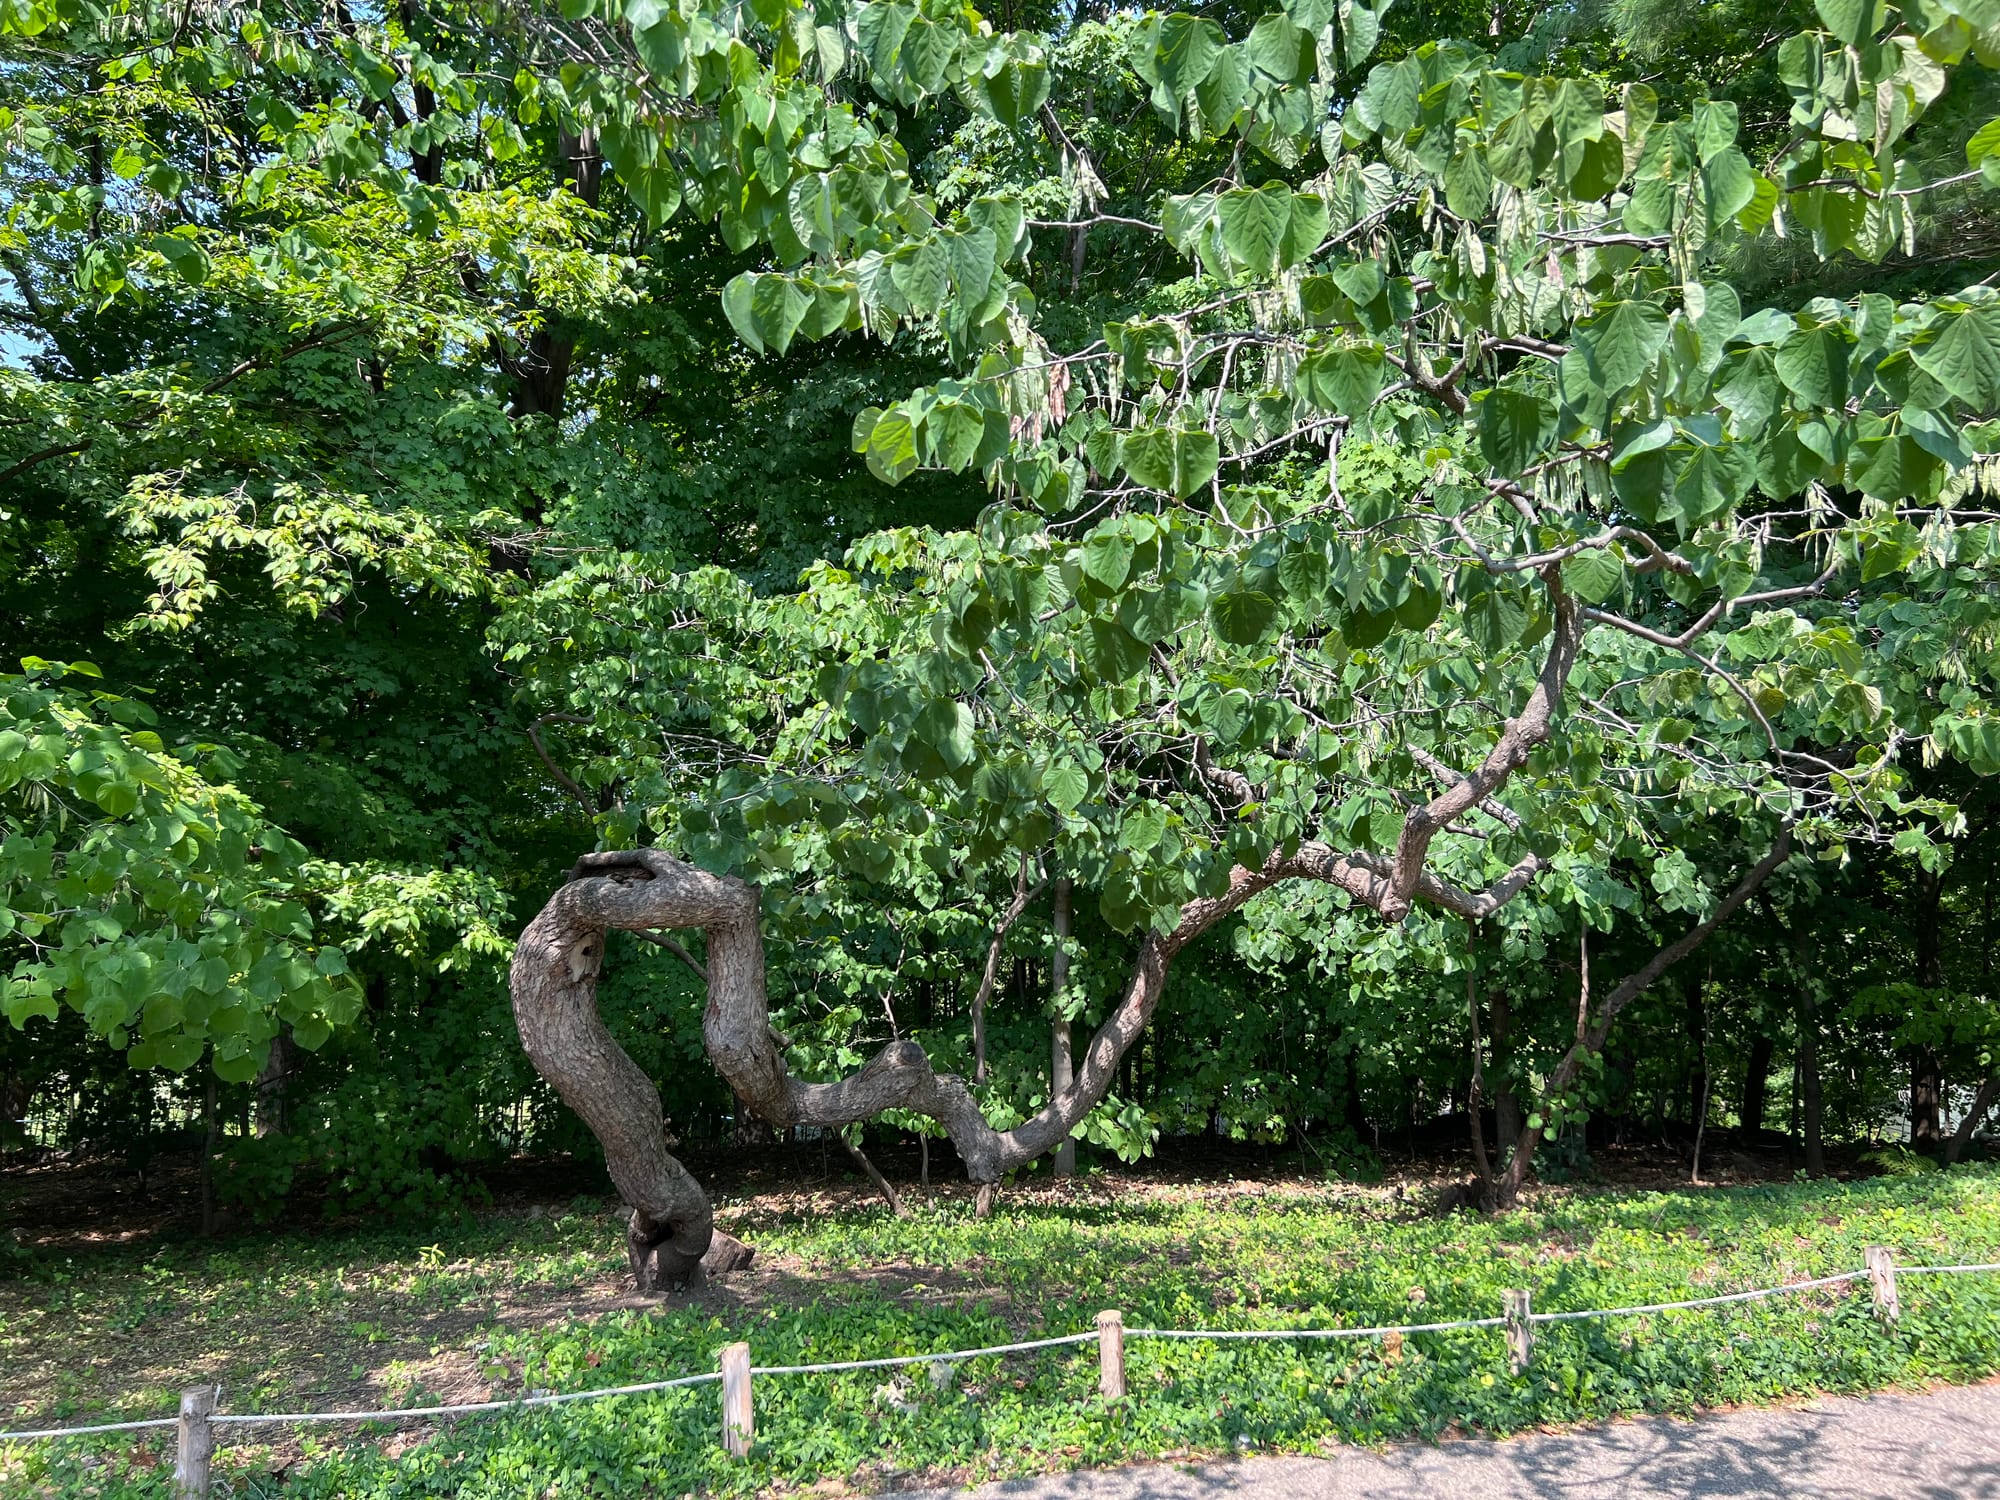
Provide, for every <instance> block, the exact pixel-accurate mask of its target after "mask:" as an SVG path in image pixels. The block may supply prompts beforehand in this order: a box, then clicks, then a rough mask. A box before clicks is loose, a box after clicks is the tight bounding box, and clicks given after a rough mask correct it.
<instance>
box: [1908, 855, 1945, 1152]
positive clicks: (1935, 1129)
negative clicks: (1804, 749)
mask: <svg viewBox="0 0 2000 1500" xmlns="http://www.w3.org/2000/svg"><path fill="white" fill-rule="evenodd" d="M1943 904H1944V875H1943V873H1942V872H1938V873H1935V874H1934V873H1932V872H1931V871H1929V870H1925V869H1922V868H1919V869H1918V871H1917V875H1916V903H1915V905H1916V910H1915V913H1914V920H1913V922H1912V926H1913V927H1914V929H1915V937H1916V949H1917V983H1918V984H1920V985H1922V986H1923V987H1924V988H1925V989H1927V990H1942V989H1943V988H1944V943H1943V933H1942V931H1941V930H1940V928H1941V917H1942V907H1943ZM1943 1103H1944V1074H1943V1070H1942V1069H1941V1068H1940V1067H1939V1065H1938V1055H1937V1051H1936V1049H1935V1048H1933V1047H1931V1046H1929V1045H1928V1044H1924V1043H1919V1044H1918V1045H1917V1046H1914V1047H1912V1048H1911V1049H1910V1146H1911V1149H1913V1150H1916V1151H1928V1152H1932V1153H1935V1152H1937V1151H1938V1150H1939V1149H1941V1148H1942V1146H1943V1144H1944V1121H1943V1110H1942V1106H1943Z"/></svg>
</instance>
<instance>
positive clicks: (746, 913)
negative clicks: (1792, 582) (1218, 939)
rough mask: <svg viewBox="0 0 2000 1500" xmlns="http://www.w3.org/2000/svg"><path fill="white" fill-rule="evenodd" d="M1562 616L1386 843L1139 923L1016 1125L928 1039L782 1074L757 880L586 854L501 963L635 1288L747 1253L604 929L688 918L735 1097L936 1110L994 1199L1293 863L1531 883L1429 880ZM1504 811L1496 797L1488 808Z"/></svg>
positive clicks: (1283, 866) (533, 1056)
mask: <svg viewBox="0 0 2000 1500" xmlns="http://www.w3.org/2000/svg"><path fill="white" fill-rule="evenodd" d="M1556 613H1557V619H1556V625H1555V629H1554V630H1553V631H1552V632H1551V642H1550V646H1549V653H1548V656H1547V657H1546V659H1545V660H1544V662H1543V667H1542V671H1541V674H1540V675H1539V677H1538V679H1537V681H1536V684H1535V686H1534V688H1533V690H1532V691H1530V693H1529V694H1528V696H1527V699H1526V701H1525V703H1524V704H1523V706H1522V709H1521V712H1520V714H1519V715H1518V716H1517V717H1515V718H1513V719H1510V720H1508V721H1507V722H1506V724H1505V725H1504V726H1503V727H1502V730H1501V733H1500V735H1499V737H1498V739H1497V741H1496V743H1495V745H1494V747H1493V748H1492V749H1491V750H1489V751H1488V752H1487V754H1486V756H1485V757H1484V758H1483V759H1482V760H1481V762H1480V763H1479V765H1478V766H1477V767H1475V768H1474V769H1473V770H1472V771H1470V772H1467V773H1465V774H1463V775H1459V774H1458V773H1455V772H1448V771H1447V772H1446V773H1445V779H1446V780H1447V782H1448V783H1449V784H1448V785H1447V787H1446V789H1445V790H1444V791H1443V792H1441V793H1439V794H1438V795H1437V796H1436V797H1434V798H1432V799H1431V800H1430V801H1429V802H1426V803H1422V804H1419V805H1418V806H1416V807H1413V808H1412V809H1410V811H1409V812H1408V813H1407V814H1406V815H1405V817H1404V823H1403V830H1402V835H1401V837H1400V838H1399V839H1398V841H1397V847H1396V850H1395V853H1394V855H1393V856H1391V857H1388V858H1384V857H1381V856H1377V855H1373V854H1369V853H1353V854H1341V853H1338V852H1337V851H1335V850H1334V849H1332V848H1331V847H1329V846H1328V845H1326V844H1320V843H1306V844H1301V845H1299V846H1298V847H1297V849H1296V851H1295V852H1293V853H1291V854H1289V855H1288V854H1287V853H1286V852H1285V850H1284V849H1283V848H1282V847H1280V848H1279V849H1276V850H1274V851H1273V852H1272V853H1271V855H1270V857H1269V858H1268V859H1266V860H1265V861H1264V863H1263V864H1262V865H1261V866H1260V867H1259V868H1257V869H1254V870H1252V869H1247V868H1245V867H1243V866H1240V865H1239V866H1237V867H1236V868H1235V869H1233V870H1232V871H1231V872H1230V877H1229V887H1228V890H1227V891H1226V892H1224V893H1223V894H1222V895H1220V896H1216V897H1212V898H1205V899H1202V900H1198V901H1190V902H1188V903H1187V904H1186V905H1185V906H1183V907H1182V908H1181V913H1180V921H1179V922H1178V923H1177V924H1176V925H1175V927H1174V928H1173V930H1172V931H1171V932H1167V933H1160V932H1157V931H1155V932H1149V933H1148V934H1147V935H1146V937H1145V939H1144V941H1143V942H1141V944H1140V946H1139V953H1138V958H1137V961H1136V962H1135V963H1134V965H1133V969H1132V975H1131V978H1130V979H1129V980H1127V982H1126V985H1125V993H1124V995H1123V996H1122V997H1121V998H1120V1000H1119V1002H1118V1004H1117V1006H1116V1007H1115V1008H1114V1009H1113V1010H1112V1012H1111V1014H1110V1015H1109V1016H1107V1017H1106V1018H1105V1020H1104V1023H1103V1024H1102V1025H1101V1026H1100V1027H1098V1029H1097V1034H1096V1035H1095V1036H1093V1037H1092V1038H1091V1039H1090V1042H1089V1044H1088V1045H1087V1046H1086V1047H1085V1048H1084V1050H1083V1053H1082V1055H1081V1057H1080V1058H1079V1059H1078V1060H1077V1065H1076V1070H1075V1074H1074V1076H1073V1077H1072V1078H1071V1079H1070V1081H1069V1083H1068V1085H1067V1086H1066V1087H1059V1088H1057V1089H1055V1090H1054V1091H1053V1093H1052V1094H1051V1097H1050V1099H1049V1101H1048V1103H1047V1104H1045V1105H1044V1106H1043V1107H1042V1109H1041V1110H1040V1111H1039V1112H1038V1113H1036V1114H1034V1115H1031V1116H1030V1117H1029V1118H1028V1119H1026V1120H1023V1121H1021V1123H1020V1124H1018V1125H1016V1126H1014V1128H1013V1129H1011V1130H1007V1131H996V1130H994V1129H993V1128H992V1127H991V1126H989V1125H988V1124H987V1123H986V1118H985V1115H984V1114H983V1113H982V1111H981V1110H980V1107H979V1103H978V1101H977V1100H975V1099H974V1098H973V1097H972V1094H971V1092H970V1091H969V1090H968V1089H967V1088H966V1085H965V1083H964V1081H963V1080H962V1079H960V1078H958V1077H956V1076H954V1075H952V1074H949V1073H944V1074H940V1073H938V1072H936V1071H935V1070H934V1069H933V1068H932V1067H931V1062H930V1058H929V1057H928V1056H926V1055H925V1052H924V1049H923V1048H922V1047H920V1046H918V1045H917V1044H916V1043H915V1042H911V1041H897V1042H892V1043H891V1044H890V1045H888V1046H887V1047H884V1048H883V1049H882V1051H881V1052H879V1053H878V1054H876V1056H875V1058H874V1059H873V1060H872V1061H871V1062H869V1063H868V1064H867V1066H865V1067H863V1068H862V1069H861V1071H860V1072H858V1073H855V1074H852V1075H851V1076H849V1077H847V1078H843V1079H839V1080H837V1081H834V1082H830V1083H806V1082H802V1081H800V1080H798V1079H795V1078H793V1077H792V1076H791V1074H790V1072H789V1071H788V1069H787V1067H786V1064H785V1057H784V1052H783V1050H782V1044H781V1043H780V1041H779V1039H778V1036H777V1034H776V1033H775V1032H774V1031H773V1030H772V1029H771V1017H770V1009H769V1004H768V1001H767V998H766V993H765V978H764V940H763V933H762V930H761V928H760V925H759V897H758V891H757V887H755V886H753V885H749V884H746V883H745V882H744V881H742V880H739V879H737V878H736V877H734V876H727V875H711V874H709V873H707V872H706V871H704V870H700V869H697V868H695V867H694V866H693V865H690V864H687V863H686V862H684V861H682V860H679V859H676V858H674V857H673V856H672V855H671V854H668V853H667V852H665V851H664V850H661V849H634V850H627V851H623V852H617V853H607V854H589V855H585V856H584V857H583V858H582V859H580V860H578V861H577V862H576V865H575V866H574V867H573V868H572V869H571V871H570V877H569V881H568V883H567V884H565V885H564V886H563V887H562V888H561V889H560V890H558V891H557V892H556V893H555V894H554V895H553V896H551V897H550V898H549V902H548V905H547V906H545V907H543V908H542V910H541V912H540V914H539V915H537V916H536V918H535V919H534V920H533V921H532V922H530V923H529V924H528V927H527V930H526V931H525V932H523V933H522V935H521V941H520V944H519V945H518V947H516V949H515V952H514V962H513V967H512V971H511V974H510V986H511V989H512V992H513V1001H514V1020H515V1024H516V1026H517V1027H518V1028H519V1030H520V1033H521V1044H522V1046H523V1047H524V1048H525V1049H526V1051H527V1053H528V1057H529V1060H530V1061H531V1062H533V1063H534V1065H535V1068H536V1071H537V1072H539V1073H540V1074H541V1075H542V1077H543V1078H545V1079H547V1080H548V1082H549V1083H550V1084H551V1085H552V1086H553V1087H554V1088H555V1090H556V1092H557V1093H558V1094H559V1095H561V1097H562V1099H563V1102H564V1103H566V1104H568V1105H569V1106H570V1108H572V1109H574V1110H575V1111H576V1112H577V1114H578V1115H580V1116H581V1117H582V1118H583V1120H584V1123H585V1124H587V1125H588V1126H589V1127H590V1128H591V1131H592V1132H593V1133H594V1134H595V1135H596V1137H597V1139H598V1141H599V1143H600V1144H601V1145H602V1146H603V1147H604V1156H605V1163H606V1165H607V1167H608V1168H609V1169H610V1172H611V1180H612V1182H613V1183H615V1184H616V1185H617V1187H618V1191H619V1192H620V1193H621V1194H622V1195H623V1196H624V1199H625V1202H626V1203H627V1204H629V1205H630V1206H631V1210H632V1217H631V1220H630V1222H629V1224H628V1227H627V1231H626V1242H627V1250H628V1252H629V1254H630V1257H631V1262H632V1273H633V1277H634V1279H635V1280H636V1281H637V1283H638V1285H639V1287H640V1288H641V1289H642V1290H657V1289H660V1288H664V1287H668V1286H673V1285H677V1284H680V1283H683V1282H686V1281H688V1280H690V1279H691V1278H693V1277H694V1276H695V1275H696V1274H697V1273H698V1272H699V1271H701V1270H704V1269H705V1270H710V1271H713V1270H724V1269H734V1268H735V1267H737V1266H740V1265H744V1264H747V1263H748V1260H749V1256H750V1254H751V1252H750V1250H749V1248H748V1247H747V1246H744V1245H742V1244H741V1243H739V1242H737V1241H735V1240H732V1239H730V1238H729V1237H728V1236H726V1235H718V1234H717V1233H716V1231H715V1224H714V1217H713V1214H712V1211H711V1209H710V1207H709V1202H708V1195H707V1194H706V1193H704V1192H703V1191H702V1189H701V1185H700V1184H699V1183H698V1182H696V1181H695V1179H694V1178H693V1176H692V1175H690V1174H689V1172H688V1171H687V1169H686V1168H685V1167H683V1166H682V1165H681V1164H680V1162H679V1161H677V1160H676V1159H675V1158H674V1156H673V1153H672V1151H671V1149H670V1144H669V1141H668V1138H667V1132H666V1122H665V1119H664V1116H663V1115H662V1112H661V1107H660V1095H659V1090H658V1089H657V1088H655V1087H654V1086H653V1083H652V1081H651V1080H650V1079H648V1078H647V1077H646V1075H645V1074H644V1073H642V1072H641V1071H640V1070H639V1067H638V1065H637V1064H635V1063H634V1062H633V1061H632V1060H631V1058H629V1057H627V1056H626V1055H625V1052H624V1050H623V1049H622V1048H621V1047H619V1045H618V1043H617V1041H616V1039H615V1038H613V1037H612V1035H611V1033H610V1032H609V1031H608V1030H606V1028H605V1026H604V1022H603V1020H602V1019H601V1018H600V1017H599V1016H598V1014H597V976H598V973H599V971H600V970H601V969H602V967H603V963H604V942H605V934H606V933H607V932H608V931H610V930H611V929H614V928H616V929H619V930H621V931H627V932H637V933H653V932H656V931H659V930H661V929H668V930H672V929H679V928H690V927H699V928H701V929H702V930H703V932H704V933H706V935H707V938H708V945H707V946H708V964H707V980H708V1004H707V1006H706V1008H705V1009H704V1011H703V1013H702V1040H703V1042H704V1044H705V1045H706V1047H707V1051H708V1056H709V1060H710V1061H711V1062H712V1063H714V1064H715V1067H716V1070H717V1071H718V1072H720V1073H721V1074H722V1076H723V1078H724V1079H725V1080H726V1081H727V1082H728V1084H729V1086H730V1087H731V1088H732V1089H734V1090H735V1091H736V1095H737V1097H738V1098H739V1099H741V1100H742V1101H743V1102H744V1103H745V1104H747V1105H748V1106H749V1107H750V1108H751V1109H752V1110H754V1111H755V1112H756V1113H757V1114H758V1115H759V1116H760V1117H762V1118H763V1119H764V1120H766V1121H767V1122H769V1123H770V1124H772V1125H777V1126H788V1125H821V1126H841V1125H850V1124H853V1123H855V1122H856V1121H859V1120H867V1119H872V1118H873V1117H874V1116H876V1115H879V1114H881V1113H882V1112H883V1111H884V1110H889V1109H907V1110H912V1111H914V1112H916V1113H918V1114H922V1115H928V1116H929V1117H930V1118H931V1119H933V1120H935V1121H936V1122H937V1123H938V1124H939V1125H941V1126H943V1127H944V1130H945V1133H946V1134H947V1135H949V1136H950V1137H951V1140H952V1144H953V1145H954V1146H956V1147H957V1148H958V1154H959V1156H960V1158H961V1159H962V1160H963V1161H964V1162H965V1167H966V1175H967V1176H968V1177H969V1178H971V1180H972V1181H973V1182H975V1183H978V1184H979V1185H980V1188H981V1192H980V1199H981V1202H982V1205H987V1206H990V1204H991V1202H992V1189H993V1187H994V1185H995V1184H997V1183H998V1182H999V1180H1000V1178H1001V1176H1002V1175H1003V1174H1004V1173H1006V1172H1009V1171H1011V1170H1013V1169H1014V1168H1016V1167H1021V1166H1025V1165H1026V1164H1027V1163H1029V1162H1031V1161H1033V1160H1035V1159H1036V1158H1037V1157H1039V1156H1043V1155H1045V1154H1047V1153H1048V1152H1050V1151H1052V1150H1054V1149H1056V1148H1057V1147H1059V1146H1060V1145H1062V1144H1063V1143H1064V1142H1065V1141H1066V1140H1068V1138H1069V1134H1070V1131H1071V1130H1072V1129H1074V1128H1075V1127H1076V1125H1077V1124H1078V1122H1080V1121H1081V1120H1082V1119H1083V1118H1084V1116H1086V1115H1087V1114H1089V1113H1090V1111H1091V1110H1093V1109H1095V1108H1096V1107H1097V1105H1098V1103H1099V1101H1101V1100H1102V1099H1103V1098H1104V1096H1105V1094H1106V1093H1107V1092H1108V1091H1109V1089H1110V1087H1111V1084H1112V1081H1113V1079H1114V1078H1115V1077H1116V1076H1117V1071H1118V1064H1119V1061H1120V1060H1121V1059H1122V1058H1123V1057H1124V1056H1125V1054H1126V1052H1127V1051H1128V1050H1129V1049H1130V1048H1131V1046H1132V1044H1133V1043H1134V1042H1136V1041H1137V1040H1138V1039H1139V1036H1140V1035H1141V1033H1143V1032H1144V1031H1145V1029H1146V1026H1147V1023H1148V1022H1150V1021H1151V1020H1152V1017H1153V1013H1154V1011H1155V1010H1156V1009H1158V1007H1159V1003H1160V998H1161V996H1162V995H1163V994H1164V993H1165V990H1166V981H1167V968H1168V966H1169V965H1170V964H1171V963H1172V962H1173V960H1174V957H1175V955H1177V954H1178V953H1179V952H1180V951H1181V949H1183V948H1184V947H1186V946H1187V945H1188V944H1189V943H1191V942H1193V941H1194V940H1195V939H1196V938H1198V937H1200V936H1201V934H1202V933H1204V932H1206V931H1208V929H1209V928H1211V927H1213V926H1214V925H1215V924H1216V923H1217V922H1219V921H1221V920H1222V919H1223V918H1224V917H1226V916H1228V915H1229V914H1230V913H1231V912H1233V911H1235V910H1236V909H1237V908H1238V907H1240V906H1242V905H1243V903H1244V902H1246V901H1248V900H1250V899H1251V897H1253V896H1255V895H1257V894H1258V893H1259V892H1261V891H1264V890H1267V889H1269V888H1270V887H1271V886H1273V885H1275V884H1277V883H1279V882H1280V881H1285V880H1317V881H1321V882H1324V883H1326V884H1329V885H1336V886H1338V887H1340V888H1341V889H1342V890H1344V891H1346V892H1347V893H1348V894H1349V895H1350V896H1351V897H1353V898H1354V899H1355V900H1356V901H1359V902H1360V903H1361V904H1363V905H1365V906H1368V907H1370V908H1372V909H1373V910H1375V911H1376V912H1378V913H1380V914H1381V915H1382V916H1383V917H1385V918H1387V919H1388V920H1390V921H1392V922H1395V921H1401V920H1402V919H1403V917H1404V916H1405V915H1407V914H1408V912H1409V911H1410V908H1411V906H1412V904H1413V903H1414V902H1415V901H1417V900H1424V901H1428V902H1430V903H1431V904H1433V905H1435V906H1439V907H1442V908H1443V909H1445V910H1447V911H1451V912H1455V913H1457V914H1458V915H1460V916H1464V917H1471V918H1480V917H1485V916H1488V915H1490V914H1491V913H1492V912H1494V911H1496V910H1498V909H1499V908H1500V907H1501V906H1504V905H1505V904H1506V903H1507V902H1508V901H1510V900H1512V899H1513V898H1514V897H1515V896H1517V895H1518V894H1520V893H1521V892H1522V891H1523V890H1525V889H1526V888H1527V887H1528V885H1529V883H1530V882H1531V881H1532V880H1533V879H1534V877H1535V876H1536V874H1537V873H1539V871H1540V869H1541V867H1542V861H1541V859H1540V858H1539V857H1538V856H1536V855H1534V854H1529V855H1527V856H1525V857H1524V858H1523V859H1522V860H1521V861H1520V862H1519V863H1517V864H1516V865H1515V866H1514V867H1513V868H1512V869H1510V870H1508V871H1507V872H1506V873H1505V874H1503V875H1502V876H1501V877H1500V878H1499V879H1498V880H1497V881H1496V882H1494V884H1493V885H1491V886H1489V887H1488V888H1487V889H1486V890H1484V891H1479V892H1471V891H1466V890H1462V889H1460V888H1459V887H1457V886H1454V885H1451V884H1449V883H1448V882H1445V881H1442V880H1440V879H1438V878H1437V877H1436V876H1435V875H1433V874H1432V873H1431V872H1430V871H1429V870H1428V869H1427V868H1426V867H1425V860H1426V855H1427V852H1428V849H1429V846H1430V843H1431V840H1432V838H1433V837H1434V836H1435V835H1436V834H1437V833H1438V832H1440V831H1441V830H1443V829H1444V828H1445V827H1446V826H1447V825H1448V824H1450V823H1451V822H1452V820H1453V819H1455V818H1458V817H1459V816H1461V815H1462V814H1464V813H1466V812H1468V811H1470V810H1472V809H1474V808H1477V807H1487V808H1489V809H1494V808H1496V807H1497V804H1494V803H1492V802H1491V800H1490V799H1491V798H1492V797H1493V795H1494V794H1495V793H1496V792H1497V791H1498V790H1499V789H1500V788H1501V787H1502V786H1503V785H1505V783H1506V782H1507V780H1508V778H1509V777H1511V776H1512V775H1513V773H1514V772H1515V771H1516V770H1518V769H1519V768H1520V767H1521V766H1522V765H1524V764H1526V762H1527V759H1528V756H1529V754H1530V752H1531V751H1532V750H1533V749H1534V747H1535V746H1537V745H1539V744H1541V743H1542V742H1544V741H1545V740H1546V739H1547V738H1548V736H1549V730H1550V726H1551V723H1552V721H1553V716H1554V713H1555V710H1556V707H1557V705H1558V704H1559V703H1560V702H1561V699H1562V690H1563V683H1564V682H1565V680H1566V679H1567V677H1568V674H1569V670H1570V668H1571V666H1572V665H1573V664H1574V662H1575V660H1576V653H1577V648H1578V645H1579V643H1580V641H1581V622H1580V619H1579V617H1578V615H1577V614H1576V612H1575V611H1574V610H1573V609H1572V608H1571V607H1570V605H1569V604H1568V602H1567V600H1566V598H1564V597H1563V596H1562V595H1560V594H1558V596H1557V611H1556ZM1500 812H1504V809H1501V810H1499V811H1496V813H1495V815H1496V816H1499V815H1500Z"/></svg>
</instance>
